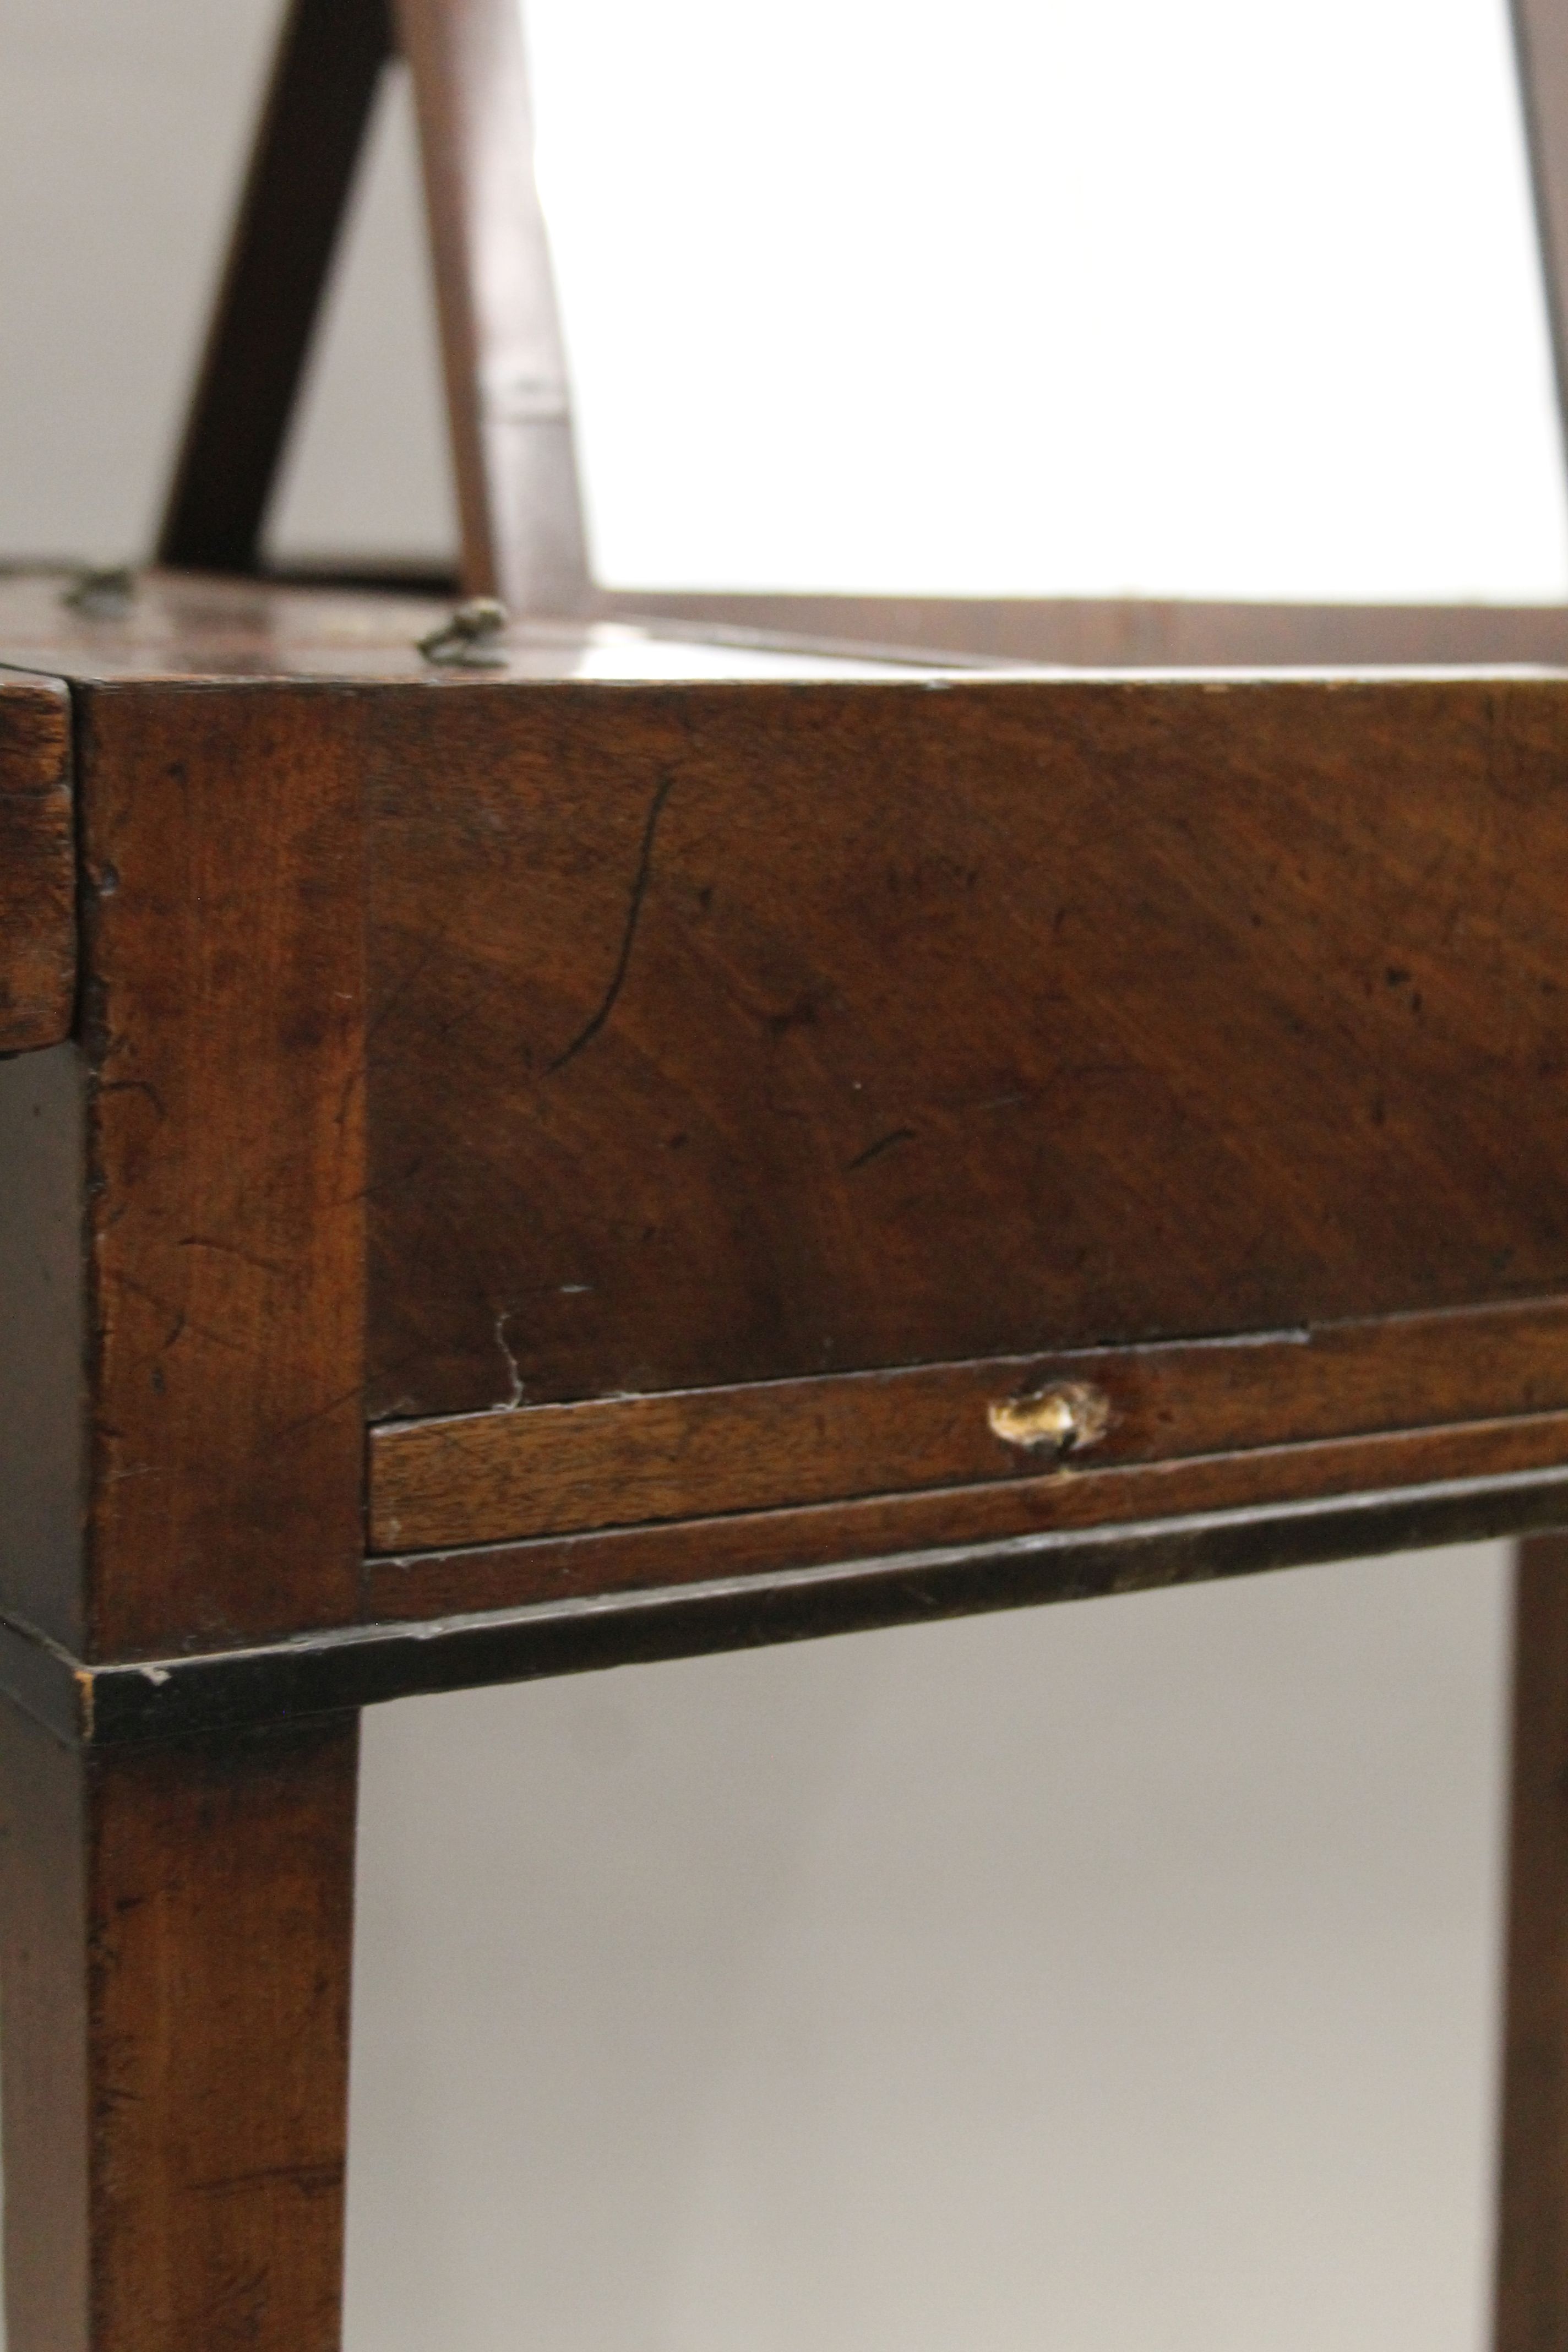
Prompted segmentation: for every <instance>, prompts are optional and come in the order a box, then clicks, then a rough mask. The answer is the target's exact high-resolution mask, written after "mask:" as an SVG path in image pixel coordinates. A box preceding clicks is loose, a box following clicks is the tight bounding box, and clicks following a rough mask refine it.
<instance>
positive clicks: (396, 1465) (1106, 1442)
mask: <svg viewBox="0 0 1568 2352" xmlns="http://www.w3.org/2000/svg"><path fill="white" fill-rule="evenodd" d="M1069 1383H1070V1384H1076V1385H1078V1386H1079V1387H1082V1386H1084V1384H1087V1386H1088V1391H1089V1393H1090V1394H1091V1395H1092V1396H1095V1397H1098V1398H1100V1399H1103V1403H1104V1412H1105V1426H1104V1428H1103V1429H1102V1430H1100V1431H1099V1432H1097V1433H1091V1434H1090V1435H1089V1438H1088V1439H1087V1440H1086V1441H1085V1442H1084V1443H1082V1444H1079V1445H1077V1446H1076V1448H1075V1449H1074V1450H1072V1451H1070V1452H1069V1453H1068V1454H1067V1455H1066V1456H1065V1457H1064V1459H1063V1460H1062V1463H1061V1465H1060V1468H1059V1470H1058V1464H1057V1461H1056V1459H1055V1457H1054V1455H1053V1454H1050V1453H1049V1452H1047V1454H1046V1457H1045V1459H1044V1460H1042V1459H1041V1458H1040V1457H1039V1456H1038V1455H1037V1454H1032V1453H1031V1452H1030V1451H1029V1450H1028V1448H1027V1447H1026V1446H1020V1445H1017V1444H1011V1443H1009V1442H1008V1441H1007V1440H1006V1439H1005V1437H1004V1436H1002V1435H1000V1434H999V1433H997V1431H996V1429H995V1428H994V1425H993V1422H992V1418H991V1414H992V1412H993V1410H994V1408H995V1407H997V1406H1001V1405H1005V1403H1006V1402H1008V1401H1009V1400H1012V1399H1016V1398H1019V1397H1028V1396H1032V1395H1034V1394H1036V1393H1037V1392H1038V1391H1040V1390H1042V1389H1045V1388H1047V1387H1049V1386H1050V1385H1051V1384H1057V1385H1058V1387H1061V1386H1063V1385H1064V1384H1069ZM1564 1408H1568V1300H1563V1299H1549V1300H1542V1301H1532V1302H1521V1303H1520V1304H1518V1305H1516V1306H1512V1307H1479V1308H1471V1309H1468V1310H1465V1309H1461V1310H1458V1311H1456V1312H1451V1313H1448V1314H1446V1315H1411V1316H1399V1317H1394V1318H1389V1319H1386V1320H1383V1321H1379V1322H1372V1323H1348V1324H1339V1325H1332V1326H1329V1327H1327V1328H1321V1329H1318V1330H1315V1331H1300V1332H1294V1333H1287V1334H1283V1335H1277V1336H1266V1337H1257V1338H1247V1339H1242V1340H1234V1339H1218V1340H1198V1341H1187V1342H1181V1341H1177V1342H1172V1343H1166V1344H1164V1345H1155V1346H1151V1347H1144V1348H1131V1349H1100V1350H1089V1351H1088V1352H1085V1353H1080V1354H1075V1355H1067V1356H1059V1357H1055V1358H1051V1357H1046V1358H1040V1357H1022V1358H1020V1357H1010V1358H1004V1359H1002V1360H999V1361H998V1360H992V1361H988V1362H984V1363H979V1364H941V1365H929V1366H921V1367H919V1368H916V1369H911V1370H902V1371H891V1372H867V1373H859V1374H853V1373H851V1374H839V1375H836V1376H833V1377H830V1378H827V1379H819V1380H807V1381H763V1382H761V1383H759V1384H757V1385H755V1386H751V1387H745V1388H718V1389H700V1390H695V1391H684V1392H681V1393H678V1394H675V1395H662V1396H646V1397H616V1398H611V1399H607V1400H605V1401H602V1402H594V1403H587V1404H569V1405H540V1406H537V1407H534V1408H533V1409H531V1410H530V1409H527V1408H523V1409H521V1410H517V1411H512V1412H486V1413H468V1414H464V1415H461V1416H459V1417H458V1418H456V1419H452V1420H442V1421H425V1422H405V1423H390V1424H388V1425H386V1426H384V1427H382V1428H380V1429H378V1430H375V1431H373V1433H372V1437H371V1455H370V1546H371V1549H372V1550H373V1551H415V1550H419V1549H426V1550H431V1549H447V1548H451V1547H455V1546H458V1545H461V1544H493V1543H497V1542H500V1541H503V1540H505V1539H506V1538H516V1537H530V1536H535V1535H551V1534H563V1533H566V1532H570V1531H572V1530H574V1529H584V1528H603V1527H613V1526H617V1525H618V1526H635V1525H637V1524H638V1523H643V1522H648V1521H653V1520H663V1519H689V1518H694V1517H710V1516H713V1515H717V1514H722V1513H728V1512H732V1511H755V1510H767V1509H773V1508H777V1507H781V1506H788V1505H792V1504H801V1503H821V1502H833V1501H838V1500H842V1499H844V1498H846V1497H848V1496H854V1495H857V1494H863V1493H868V1492H890V1491H894V1490H897V1489H900V1488H910V1489H918V1488H921V1487H940V1486H952V1487H959V1486H973V1485H975V1484H980V1483H984V1482H986V1481H990V1480H1011V1479H1016V1478H1018V1477H1020V1476H1026V1475H1029V1474H1031V1473H1038V1472H1040V1471H1041V1470H1046V1471H1048V1472H1051V1473H1053V1474H1055V1483H1058V1484H1061V1483H1064V1482H1065V1483H1066V1484H1067V1485H1068V1486H1072V1487H1075V1488H1076V1487H1080V1486H1082V1485H1083V1483H1084V1482H1083V1473H1084V1472H1086V1471H1098V1470H1100V1469H1109V1468H1111V1467H1114V1466H1117V1465H1121V1464H1124V1463H1131V1462H1162V1461H1163V1462H1170V1461H1176V1460H1179V1459H1182V1458H1183V1457H1190V1456H1194V1455H1199V1454H1228V1453H1235V1452H1238V1451H1246V1450H1248V1449H1251V1448H1254V1447H1278V1446H1292V1445H1294V1446H1300V1445H1301V1444H1303V1443H1304V1442H1306V1441H1309V1440H1313V1439H1321V1438H1325V1437H1339V1436H1348V1435H1354V1434H1361V1433H1367V1432H1373V1431H1378V1430H1384V1429H1390V1428H1392V1429H1408V1428H1413V1427H1419V1426H1421V1425H1422V1424H1434V1425H1436V1424H1438V1423H1445V1422H1450V1423H1451V1422H1453V1421H1455V1420H1456V1419H1457V1418H1459V1417H1460V1416H1461V1415H1466V1416H1468V1417H1470V1418H1471V1419H1474V1420H1477V1421H1481V1420H1485V1421H1487V1422H1490V1421H1494V1420H1496V1419H1498V1418H1500V1417H1501V1416H1504V1415H1512V1414H1528V1415H1540V1414H1542V1413H1543V1412H1559V1411H1562V1410H1563V1409H1564Z"/></svg>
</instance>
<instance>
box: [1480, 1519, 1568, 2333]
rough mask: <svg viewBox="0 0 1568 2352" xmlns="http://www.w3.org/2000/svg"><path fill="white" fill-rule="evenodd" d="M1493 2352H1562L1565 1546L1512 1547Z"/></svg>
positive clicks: (1567, 1803) (1567, 2022)
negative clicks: (1514, 1581) (1514, 1573)
mask: <svg viewBox="0 0 1568 2352" xmlns="http://www.w3.org/2000/svg"><path fill="white" fill-rule="evenodd" d="M1514 1627H1515V1631H1514V1688H1513V1796H1512V1807H1511V1825H1510V1848H1509V1916H1508V1988H1507V2011H1506V2024H1505V2029H1504V2042H1503V2081H1502V2162H1501V2191H1500V2196H1501V2204H1500V2214H1499V2227H1498V2279H1497V2335H1496V2346H1497V2352H1565V2348H1568V1536H1541V1537H1536V1538H1532V1539H1531V1541H1530V1542H1528V1543H1522V1544H1521V1545H1520V1547H1519V1570H1518V1589H1517V1597H1516V1601H1515V1610H1514Z"/></svg>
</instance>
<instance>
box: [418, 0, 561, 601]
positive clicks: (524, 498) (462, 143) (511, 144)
mask: <svg viewBox="0 0 1568 2352" xmlns="http://www.w3.org/2000/svg"><path fill="white" fill-rule="evenodd" d="M395 8H396V15H397V23H398V27H399V32H400V37H401V41H402V47H403V51H404V55H405V57H406V58H407V59H408V63H409V66H410V68H411V70H412V73H413V77H414V100H415V106H416V111H417V114H418V118H419V134H420V147H421V151H422V153H423V157H424V165H425V194H426V212H427V215H428V219H429V224H430V234H431V239H432V245H433V249H434V257H435V265H436V293H437V310H438V313H439V317H440V324H441V346H442V355H443V359H444V362H445V366H446V377H447V421H448V425H449V429H450V433H451V443H452V457H453V464H454V470H455V472H456V475H457V485H458V515H459V520H460V524H461V530H462V568H463V579H464V584H465V586H466V588H467V590H468V593H469V594H470V595H481V594H485V595H488V594H496V595H500V596H504V597H505V598H506V600H507V601H508V603H509V604H512V605H513V606H514V607H515V608H516V609H517V610H518V611H519V612H521V613H540V612H543V613H560V612H574V611H577V610H579V609H581V608H582V607H583V605H584V604H585V603H586V601H587V598H588V594H589V583H588V557H587V547H586V542H585V539H584V526H583V512H582V504H581V498H580V493H579V489H578V483H577V465H576V457H575V454H574V446H573V432H572V413H571V400H570V394H569V393H568V390H567V384H566V361H565V354H564V352H563V348H562V341H561V328H560V322H559V320H558V318H557V315H556V307H555V293H554V286H553V280H552V274H551V266H550V255H549V248H548V245H547V241H546V237H545V231H544V218H543V215H542V211H541V208H540V203H539V195H538V191H537V189H536V187H535V185H534V178H533V152H532V131H531V112H530V102H529V87H528V65H527V58H526V54H525V51H524V47H523V28H522V16H521V10H520V8H519V7H518V5H517V0H395Z"/></svg>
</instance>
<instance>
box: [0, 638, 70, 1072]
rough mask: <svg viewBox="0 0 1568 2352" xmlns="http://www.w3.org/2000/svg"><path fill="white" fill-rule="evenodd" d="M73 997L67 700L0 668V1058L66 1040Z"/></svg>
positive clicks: (49, 684)
mask: <svg viewBox="0 0 1568 2352" xmlns="http://www.w3.org/2000/svg"><path fill="white" fill-rule="evenodd" d="M75 993H76V850H75V845H74V843H73V840H72V817H71V775H70V706H69V701H68V696H67V692H66V689H65V688H64V686H62V685H61V684H60V683H59V682H58V679H53V678H45V677H21V676H12V677H6V676H5V674H4V672H0V1054H15V1053H19V1052H22V1051H24V1050H26V1049H27V1048H29V1047H36V1046H39V1045H54V1044H55V1043H56V1042H57V1040H58V1039H59V1038H61V1037H63V1036H65V1034H66V1033H67V1031H68V1029H69V1027H70V1022H71V1008H72V1003H73V1001H74V998H75Z"/></svg>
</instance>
